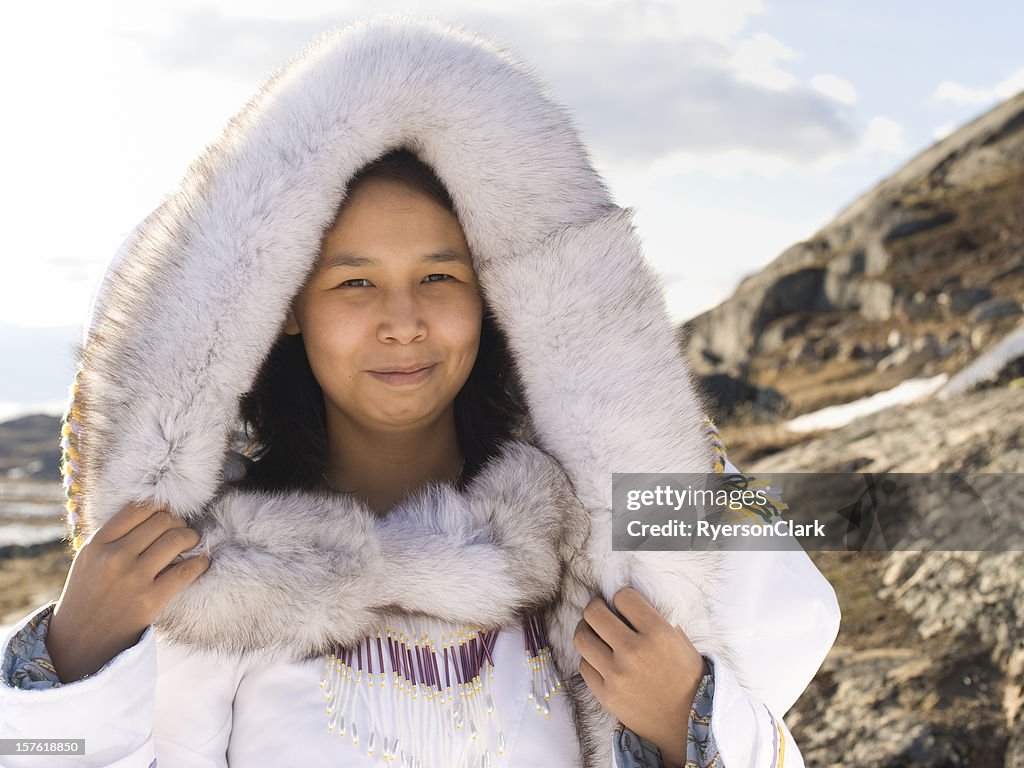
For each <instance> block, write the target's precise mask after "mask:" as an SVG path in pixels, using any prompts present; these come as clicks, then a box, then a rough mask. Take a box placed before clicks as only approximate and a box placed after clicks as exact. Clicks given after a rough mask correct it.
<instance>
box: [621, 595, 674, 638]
mask: <svg viewBox="0 0 1024 768" xmlns="http://www.w3.org/2000/svg"><path fill="white" fill-rule="evenodd" d="M612 604H613V605H614V606H615V610H616V611H618V612H619V613H620V614H621V615H622V617H623V618H624V619H626V621H628V622H629V623H630V624H632V625H633V627H635V628H636V631H637V632H650V631H652V630H656V629H659V628H662V627H664V626H665V625H666V624H667V623H668V622H666V621H665V618H664V617H663V616H662V615H661V614H660V613H658V611H657V610H656V609H655V608H654V606H653V605H651V604H650V603H648V602H647V600H646V599H644V596H643V595H641V594H640V593H639V592H637V591H636V590H635V589H633V588H632V587H623V588H622V589H620V590H619V591H618V592H616V593H615V594H614V595H612Z"/></svg>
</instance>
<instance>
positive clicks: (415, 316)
mask: <svg viewBox="0 0 1024 768" xmlns="http://www.w3.org/2000/svg"><path fill="white" fill-rule="evenodd" d="M426 337H427V323H426V318H425V317H424V316H423V311H422V307H421V306H420V304H419V302H418V301H416V297H415V296H414V295H413V294H411V293H409V292H407V291H391V292H389V293H388V295H387V296H386V297H385V300H384V302H383V303H382V305H381V319H380V323H379V325H378V326H377V339H378V340H379V341H382V342H387V341H392V340H394V341H397V342H398V343H400V344H408V343H410V342H413V341H422V340H423V339H425V338H426Z"/></svg>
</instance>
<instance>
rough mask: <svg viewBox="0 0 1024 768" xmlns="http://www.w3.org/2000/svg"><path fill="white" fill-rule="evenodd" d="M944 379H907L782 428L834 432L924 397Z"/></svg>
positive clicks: (939, 376) (805, 415) (942, 377)
mask: <svg viewBox="0 0 1024 768" xmlns="http://www.w3.org/2000/svg"><path fill="white" fill-rule="evenodd" d="M948 378H949V377H948V376H947V375H946V374H944V373H940V374H939V375H938V376H932V377H931V378H927V379H907V380H906V381H904V382H901V383H899V384H897V385H896V386H895V387H893V388H892V389H887V390H885V391H884V392H876V393H875V394H873V395H868V396H867V397H862V398H860V399H859V400H853V401H851V402H849V403H842V404H841V405H830V406H828V407H827V408H821V409H820V410H817V411H812V412H811V413H805V414H803V415H802V416H797V417H796V418H795V419H790V420H789V421H787V422H786V423H785V425H784V426H785V428H786V429H788V430H790V431H791V432H812V431H814V430H816V429H836V428H837V427H842V426H844V425H846V424H849V423H850V422H851V421H853V420H854V419H859V418H860V417H861V416H867V415H868V414H871V413H876V412H878V411H882V410H885V409H886V408H890V407H892V406H894V405H902V404H904V403H912V402H914V401H915V400H920V399H921V398H924V397H927V396H928V395H930V394H932V393H933V392H935V391H936V390H938V389H939V388H940V387H941V386H942V385H943V384H945V383H946V381H947V379H948Z"/></svg>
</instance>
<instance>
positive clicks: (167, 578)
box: [153, 555, 211, 603]
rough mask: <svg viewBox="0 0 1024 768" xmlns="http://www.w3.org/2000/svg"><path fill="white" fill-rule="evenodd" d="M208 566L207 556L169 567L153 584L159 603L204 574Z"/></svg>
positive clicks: (190, 558) (199, 556)
mask: <svg viewBox="0 0 1024 768" xmlns="http://www.w3.org/2000/svg"><path fill="white" fill-rule="evenodd" d="M210 564H211V560H210V557H209V555H196V556H195V557H189V558H186V559H185V560H182V561H181V562H178V563H174V564H173V565H171V566H169V567H168V568H167V569H166V570H164V571H163V573H161V574H160V575H159V576H157V577H156V580H155V581H154V582H153V586H154V587H155V588H156V590H157V592H158V593H159V594H160V599H161V602H162V603H166V602H167V601H168V600H170V599H171V598H172V597H173V596H174V595H175V594H176V593H178V592H179V591H181V590H182V589H184V588H185V587H187V586H188V585H189V584H191V583H192V582H193V581H195V580H196V579H198V578H199V577H200V576H202V575H203V574H204V573H206V571H207V570H208V569H209V567H210Z"/></svg>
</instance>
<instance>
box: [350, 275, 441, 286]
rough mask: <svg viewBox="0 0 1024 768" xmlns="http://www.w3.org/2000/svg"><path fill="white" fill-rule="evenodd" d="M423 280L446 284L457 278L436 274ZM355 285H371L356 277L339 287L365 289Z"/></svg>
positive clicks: (364, 279)
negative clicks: (436, 278)
mask: <svg viewBox="0 0 1024 768" xmlns="http://www.w3.org/2000/svg"><path fill="white" fill-rule="evenodd" d="M433 277H440V278H442V279H441V280H431V278H433ZM423 279H424V280H426V281H427V282H428V283H443V282H445V280H454V279H455V278H453V277H452V276H451V275H445V274H442V273H435V274H432V275H427V276H426V277H425V278H423ZM354 283H366V284H368V285H370V284H371V283H370V281H369V280H367V279H366V278H365V277H354V278H352V279H351V280H346V281H344V282H343V283H340V284H339V285H338V287H339V288H363V287H364V286H362V285H354Z"/></svg>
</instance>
